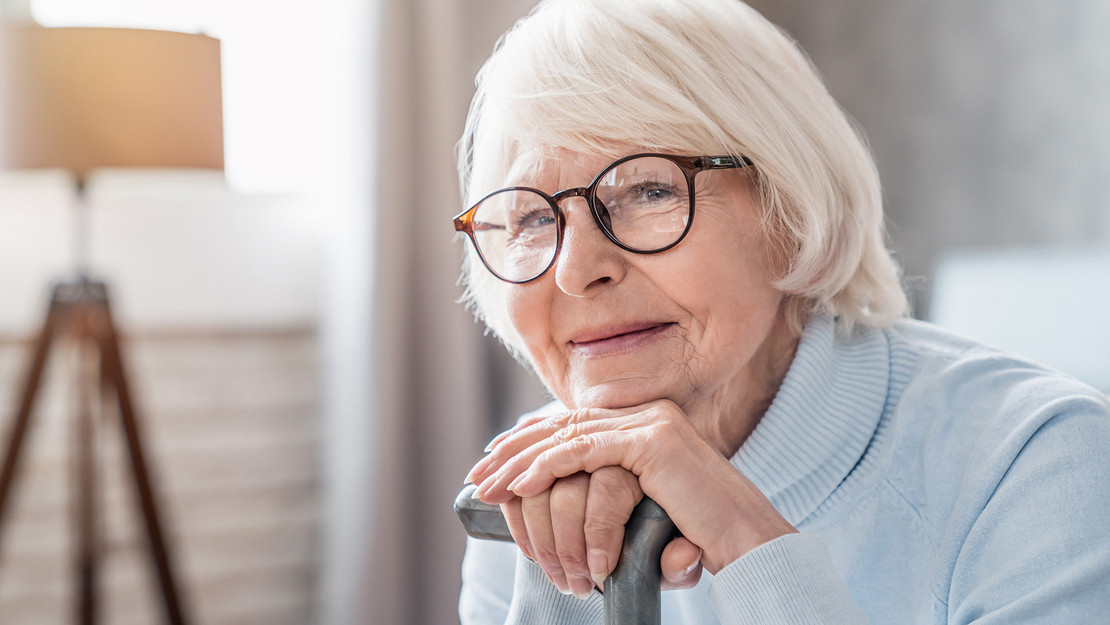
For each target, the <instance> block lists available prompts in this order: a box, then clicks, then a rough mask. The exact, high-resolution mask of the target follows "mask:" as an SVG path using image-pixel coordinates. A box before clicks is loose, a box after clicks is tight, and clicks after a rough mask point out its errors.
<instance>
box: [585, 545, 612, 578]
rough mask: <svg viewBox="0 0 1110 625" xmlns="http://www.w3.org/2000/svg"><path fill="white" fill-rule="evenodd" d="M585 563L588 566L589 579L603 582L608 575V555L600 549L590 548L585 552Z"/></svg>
mask: <svg viewBox="0 0 1110 625" xmlns="http://www.w3.org/2000/svg"><path fill="white" fill-rule="evenodd" d="M586 564H587V566H589V567H590V579H592V580H594V582H595V583H597V584H604V583H605V579H606V578H607V577H609V557H608V556H606V555H605V552H604V551H602V550H601V549H590V550H589V552H588V553H587V554H586Z"/></svg>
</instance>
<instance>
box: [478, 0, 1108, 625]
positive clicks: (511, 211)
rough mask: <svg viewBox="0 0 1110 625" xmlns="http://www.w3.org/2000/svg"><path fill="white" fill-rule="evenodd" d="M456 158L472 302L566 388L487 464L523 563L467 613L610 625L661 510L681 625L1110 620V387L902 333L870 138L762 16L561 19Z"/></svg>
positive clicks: (528, 44) (581, 14)
mask: <svg viewBox="0 0 1110 625" xmlns="http://www.w3.org/2000/svg"><path fill="white" fill-rule="evenodd" d="M460 161H461V162H460V171H461V173H462V183H463V188H464V192H465V196H466V198H467V200H468V204H469V205H470V208H469V209H468V210H467V211H465V212H463V213H462V214H460V215H459V217H457V218H456V227H458V228H459V229H460V230H462V231H464V232H466V234H467V235H468V236H469V238H470V240H471V241H472V243H473V245H472V247H471V249H469V258H468V262H467V264H466V268H465V272H466V280H467V284H468V287H469V290H468V293H469V297H470V300H471V302H472V303H473V305H474V306H475V308H476V310H477V311H478V313H479V314H480V316H481V318H482V319H484V321H485V322H486V324H487V325H488V326H489V328H490V329H491V330H492V331H493V332H494V333H496V334H497V336H499V337H500V338H501V339H502V340H503V341H504V343H505V344H506V345H507V346H508V348H509V349H510V350H511V351H512V353H513V354H514V355H516V356H517V357H518V358H519V359H520V360H522V361H523V362H525V363H527V365H528V366H530V367H531V368H532V369H534V371H535V372H536V373H537V374H538V375H539V377H540V378H541V379H542V380H543V382H544V383H545V384H546V386H547V388H548V389H549V390H550V391H551V394H552V395H553V396H554V397H555V399H556V401H555V402H554V403H553V404H552V405H550V406H548V407H546V408H544V409H542V410H540V411H538V412H537V413H534V414H532V415H527V416H525V417H524V418H522V419H521V421H520V422H519V424H518V425H517V426H516V427H515V428H513V429H512V430H510V431H508V432H506V433H504V434H501V435H500V436H498V437H497V438H496V439H494V441H493V442H492V443H491V444H490V446H489V448H488V449H487V451H488V452H489V453H488V455H487V456H486V457H485V458H483V459H482V460H481V461H480V462H478V464H477V465H475V467H474V469H473V470H472V471H471V473H470V475H469V476H468V480H470V481H472V482H473V483H474V484H476V485H478V487H479V489H478V494H479V496H480V497H481V498H482V499H483V500H484V501H486V502H488V503H496V504H501V506H502V510H503V512H504V514H505V516H506V519H507V521H508V522H509V526H510V528H511V530H512V533H513V536H514V538H515V540H516V545H512V544H509V543H492V542H481V541H472V542H471V543H470V544H469V546H468V550H467V556H466V562H465V564H464V570H463V577H464V588H463V594H462V599H461V602H460V606H461V614H462V617H463V621H464V623H468V624H470V623H502V622H506V621H507V622H512V623H525V622H527V623H594V622H600V619H601V616H600V615H601V602H602V601H603V599H602V596H601V594H600V593H599V592H597V591H598V590H599V589H598V586H599V585H600V584H601V582H602V581H603V580H604V579H605V578H606V576H607V575H608V574H609V573H610V572H611V571H612V570H613V567H614V565H615V563H616V559H617V556H618V554H619V547H620V543H621V540H622V536H623V524H624V522H625V521H626V520H627V519H628V517H629V514H630V512H631V510H632V508H633V507H634V505H635V504H636V502H637V501H638V500H639V499H640V498H641V497H643V496H644V495H647V496H649V497H651V498H653V499H654V500H655V501H656V502H658V503H659V504H660V505H661V506H662V507H663V508H664V509H665V510H666V511H667V512H668V514H669V515H670V516H671V518H672V520H673V521H674V522H675V524H676V525H677V527H678V529H679V530H680V532H681V535H682V537H681V538H678V539H676V540H675V541H674V542H672V543H671V544H670V545H669V546H668V547H667V549H666V550H665V551H664V553H663V557H662V566H663V572H664V580H665V581H664V586H665V587H666V588H668V589H676V590H673V591H671V592H665V593H664V597H663V620H664V622H665V623H686V624H693V623H698V624H702V623H715V622H722V623H872V624H876V625H877V624H882V623H890V624H906V623H921V624H926V623H937V624H939V623H983V624H986V623H1010V624H1014V623H1090V622H1099V621H1101V622H1105V619H1106V618H1107V615H1110V487H1108V484H1110V407H1108V404H1107V400H1106V398H1105V397H1104V396H1102V395H1100V394H1099V393H1097V392H1096V391H1094V390H1092V389H1089V388H1087V387H1085V386H1083V385H1082V384H1079V383H1077V382H1075V381H1073V380H1071V379H1068V378H1066V377H1064V376H1062V375H1060V374H1057V373H1055V372H1052V371H1049V370H1047V369H1045V368H1042V367H1040V366H1038V365H1036V364H1034V363H1031V362H1028V361H1025V360H1021V359H1019V358H1015V357H1011V356H1008V355H1005V354H1002V353H999V352H997V351H994V350H991V349H989V348H986V347H983V346H981V345H978V344H976V343H973V342H971V341H968V340H965V339H963V338H959V337H956V336H953V335H951V334H948V333H946V332H944V331H943V330H941V329H939V328H936V327H932V326H930V325H927V324H924V323H920V322H916V321H912V320H908V319H905V318H904V317H905V314H906V311H907V303H906V298H905V296H904V294H903V292H902V289H901V286H900V277H899V270H898V268H897V266H896V263H895V262H894V261H893V260H892V259H891V256H890V254H889V253H888V251H887V250H886V248H885V245H884V238H883V227H882V208H881V193H880V190H879V181H878V178H877V175H876V169H875V166H874V164H873V162H872V159H871V157H870V155H869V153H868V150H867V148H866V147H865V145H864V143H863V141H862V140H861V139H860V137H859V136H858V135H857V134H856V132H855V131H854V130H853V127H852V124H851V123H850V122H849V120H848V119H847V118H846V117H845V115H844V113H843V112H842V111H841V110H840V109H839V108H838V107H837V105H836V103H835V102H834V101H833V99H832V98H831V97H830V96H829V94H828V92H827V91H826V89H825V88H824V86H823V85H822V83H821V81H820V80H819V78H818V77H817V76H816V74H815V72H814V70H813V68H812V67H811V66H810V64H809V63H808V62H807V60H806V58H805V56H804V55H803V54H802V53H801V52H800V51H799V50H798V49H797V47H796V46H795V45H794V44H793V42H792V41H791V40H790V39H788V38H787V37H786V36H784V35H783V34H782V33H781V32H780V31H778V30H777V29H776V28H775V27H774V26H772V25H771V24H769V23H768V22H767V21H766V20H764V19H763V18H762V17H761V16H759V15H758V14H757V13H756V12H755V11H753V10H752V9H750V8H749V7H747V6H746V5H744V4H743V3H741V2H739V1H738V0H550V1H547V2H543V3H541V4H540V6H538V7H537V8H536V9H535V10H534V11H533V12H532V13H531V14H530V16H529V17H527V18H525V19H524V20H522V21H521V22H519V23H518V24H517V25H516V26H515V27H514V28H513V29H512V30H511V31H510V32H509V33H508V34H507V35H506V36H505V37H504V38H503V39H502V41H501V42H500V44H499V46H498V47H497V49H496V51H495V52H494V54H493V56H492V57H491V58H490V59H489V61H488V62H487V63H486V65H485V67H484V68H483V69H482V71H481V73H480V74H479V77H478V92H477V95H476V96H475V98H474V102H473V105H472V108H471V111H470V116H469V119H468V121H467V126H466V131H465V135H464V137H463V140H462V143H461V159H460ZM938 183H939V184H943V181H938ZM703 571H705V572H707V573H708V574H703Z"/></svg>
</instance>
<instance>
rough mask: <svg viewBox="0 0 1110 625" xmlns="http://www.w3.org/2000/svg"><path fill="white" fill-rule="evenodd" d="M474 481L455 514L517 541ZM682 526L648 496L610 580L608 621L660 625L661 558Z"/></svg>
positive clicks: (477, 531)
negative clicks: (482, 496) (476, 493)
mask: <svg viewBox="0 0 1110 625" xmlns="http://www.w3.org/2000/svg"><path fill="white" fill-rule="evenodd" d="M477 489H478V487H477V486H474V485H473V484H471V485H468V486H466V487H465V488H463V490H462V492H460V493H459V496H458V497H457V498H456V499H455V514H457V515H458V516H459V520H460V521H462V524H463V527H464V528H465V529H466V533H467V534H470V535H471V536H473V537H474V538H483V539H489V540H501V541H507V542H511V541H512V540H513V537H512V535H511V534H510V533H509V526H508V524H507V523H506V522H505V517H503V516H502V515H501V508H500V507H498V506H495V505H490V504H487V503H483V502H482V501H481V500H479V499H478V498H477V497H475V496H474V493H475V491H476V490H477ZM676 536H678V530H677V529H676V528H675V525H674V523H672V522H671V519H670V517H668V516H667V513H666V512H665V511H664V510H663V508H662V507H660V506H659V504H657V503H655V502H654V501H652V500H651V499H649V498H647V497H644V499H643V500H642V501H641V502H640V504H639V505H637V506H636V509H635V510H633V511H632V516H631V518H629V520H628V524H627V525H625V530H624V546H623V547H621V555H620V559H619V560H618V561H617V568H616V569H615V570H614V571H613V574H612V575H610V576H609V579H607V580H605V625H625V624H630V623H636V624H641V623H642V624H647V625H659V622H660V619H661V612H660V603H659V599H660V597H659V582H660V579H661V578H662V571H661V569H660V565H659V558H660V557H661V556H662V555H663V548H664V547H666V546H667V543H669V542H671V540H673V539H674V538H675V537H676Z"/></svg>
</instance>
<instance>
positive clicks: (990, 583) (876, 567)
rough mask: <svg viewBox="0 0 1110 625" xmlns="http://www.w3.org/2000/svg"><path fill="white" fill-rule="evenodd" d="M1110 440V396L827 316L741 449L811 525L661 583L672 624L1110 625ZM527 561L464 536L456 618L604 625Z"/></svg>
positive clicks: (1003, 359) (776, 499)
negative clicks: (842, 329)
mask: <svg viewBox="0 0 1110 625" xmlns="http://www.w3.org/2000/svg"><path fill="white" fill-rule="evenodd" d="M1107 450H1110V402H1108V401H1107V398H1106V397H1105V396H1104V395H1101V394H1099V393H1098V392H1097V391H1094V390H1093V389H1090V388H1089V387H1087V386H1085V385H1082V384H1080V383H1078V382H1076V381H1075V380H1072V379H1070V378H1067V377H1066V376H1063V375H1060V374H1058V373H1056V372H1053V371H1050V370H1048V369H1045V368H1044V367H1041V366H1039V365H1037V364H1035V363H1032V362H1029V361H1027V360H1023V359H1020V358H1016V357H1013V356H1010V355H1007V354H1004V353H1001V352H998V351H996V350H993V349H990V348H988V347H985V346H982V345H979V344H976V343H974V342H972V341H969V340H967V339H964V338H961V337H958V336H955V335H952V334H950V333H947V332H945V331H943V330H941V329H939V328H936V327H935V326H931V325H929V324H924V323H920V322H916V321H909V320H907V321H903V322H899V323H898V324H897V325H896V326H895V327H894V328H892V329H890V330H877V329H870V328H858V329H857V330H856V331H855V332H854V333H853V334H851V335H850V336H842V335H839V334H837V333H836V331H835V323H834V321H833V320H832V319H829V318H827V317H816V318H814V319H811V320H810V322H809V323H808V324H807V326H806V330H805V333H804V335H803V337H802V340H801V341H800V343H799V346H798V350H797V353H796V355H795V358H794V361H793V362H792V364H791V366H790V369H789V371H788V372H787V375H786V377H785V379H784V380H783V383H782V385H781V387H780V388H779V392H778V393H777V395H776V397H775V398H774V400H773V401H772V403H771V406H770V407H769V409H768V410H767V412H766V414H765V415H764V416H763V418H762V419H761V421H760V422H759V424H758V425H757V426H756V428H755V430H754V431H753V432H752V435H751V436H750V437H749V438H748V440H747V441H746V442H745V443H744V445H743V446H742V447H741V448H740V450H739V452H737V454H736V455H735V456H734V457H733V458H732V463H733V465H734V466H735V467H736V468H737V469H738V470H739V471H741V472H743V473H744V474H745V475H746V476H747V477H748V478H750V479H751V480H752V481H753V483H754V484H755V485H756V486H757V487H758V488H759V489H760V490H761V491H762V492H763V493H764V494H765V495H766V496H767V497H768V499H769V500H770V501H771V503H772V504H773V505H774V506H775V507H776V509H777V510H778V511H779V512H780V513H781V514H782V515H783V516H784V517H785V518H786V519H787V520H788V521H789V522H790V523H791V524H793V525H794V526H795V527H796V528H797V529H798V530H799V532H800V533H799V534H792V535H788V536H784V537H781V538H779V539H777V540H774V541H771V542H769V543H767V544H764V545H762V546H760V547H759V548H757V549H755V550H753V551H751V552H749V553H748V554H746V555H744V556H743V557H741V558H739V559H738V560H736V561H735V562H733V563H731V564H730V565H728V566H726V567H725V568H724V569H723V570H721V571H719V572H718V575H717V576H716V577H714V576H712V575H709V574H708V573H706V574H704V575H703V576H702V580H701V582H700V583H699V584H698V585H697V586H696V587H695V588H692V589H688V590H682V591H672V592H667V593H664V595H663V601H662V609H663V623H665V624H667V625H679V624H681V625H713V624H714V623H723V624H725V625H741V624H744V625H763V624H767V625H801V624H803V623H804V624H813V625H817V624H821V625H862V624H863V623H870V624H871V625H907V624H913V625H970V624H974V625H988V624H990V625H993V624H1002V623H1005V624H1006V625H1019V624H1020V625H1041V624H1044V623H1102V622H1110V621H1107V615H1108V614H1110V489H1108V488H1107V487H1106V485H1107V484H1110V453H1108V452H1107ZM517 554H518V552H517V550H516V549H515V546H513V545H507V544H496V545H494V544H483V545H481V546H478V545H476V544H474V542H472V543H471V546H470V547H468V552H467V562H466V564H465V566H464V586H463V596H462V600H461V604H460V605H461V612H460V613H461V614H462V615H463V623H464V625H478V624H481V625H492V624H494V623H497V624H500V623H506V622H507V623H536V624H539V623H543V624H545V625H548V624H550V625H556V624H571V623H574V624H595V625H600V624H601V623H602V619H603V610H602V607H603V606H602V598H601V597H600V596H599V595H597V593H594V595H593V596H591V597H590V598H589V599H588V600H587V601H579V600H577V599H575V598H574V597H568V596H564V595H561V594H559V593H558V591H557V590H555V588H554V586H553V585H552V584H550V582H548V581H547V579H546V577H545V576H544V574H543V572H542V570H541V569H540V568H539V567H538V565H536V564H535V563H533V562H530V561H528V560H527V559H525V558H523V557H522V556H518V555H517ZM497 567H501V568H511V567H515V569H516V574H515V580H514V582H513V584H512V585H511V586H510V585H508V584H507V583H503V582H498V581H497V580H498V579H505V576H504V575H502V576H500V577H498V576H497V575H491V574H490V573H489V571H490V570H491V569H493V568H497ZM510 604H511V605H510ZM506 619H507V620H506Z"/></svg>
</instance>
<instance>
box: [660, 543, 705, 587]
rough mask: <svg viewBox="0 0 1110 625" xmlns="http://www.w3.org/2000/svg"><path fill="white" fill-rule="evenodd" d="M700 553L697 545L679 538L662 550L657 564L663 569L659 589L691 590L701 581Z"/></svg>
mask: <svg viewBox="0 0 1110 625" xmlns="http://www.w3.org/2000/svg"><path fill="white" fill-rule="evenodd" d="M701 556H702V551H701V549H699V548H698V546H697V545H695V544H694V543H692V542H690V541H689V540H687V539H685V538H682V537H681V536H680V537H678V538H676V539H674V540H672V541H671V542H670V543H669V544H668V545H667V546H666V547H664V548H663V556H662V557H661V558H660V559H659V563H660V564H661V565H662V568H663V578H662V580H661V582H660V587H661V588H662V589H663V590H681V589H683V588H693V587H694V586H696V585H697V583H698V580H700V579H701V571H702V565H701Z"/></svg>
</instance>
